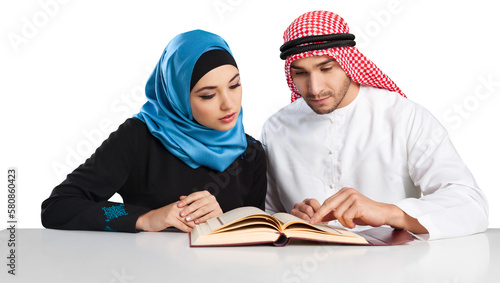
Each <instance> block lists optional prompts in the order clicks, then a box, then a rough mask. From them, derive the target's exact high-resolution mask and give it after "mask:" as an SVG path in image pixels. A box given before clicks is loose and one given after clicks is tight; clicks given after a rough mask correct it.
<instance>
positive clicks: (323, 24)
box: [283, 11, 406, 102]
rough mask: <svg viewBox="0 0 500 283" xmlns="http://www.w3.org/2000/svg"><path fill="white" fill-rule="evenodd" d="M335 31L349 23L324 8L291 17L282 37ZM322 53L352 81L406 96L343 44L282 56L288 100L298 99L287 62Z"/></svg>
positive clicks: (359, 55)
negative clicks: (329, 57) (290, 92)
mask: <svg viewBox="0 0 500 283" xmlns="http://www.w3.org/2000/svg"><path fill="white" fill-rule="evenodd" d="M339 33H349V26H348V25H347V23H346V22H345V21H344V19H343V18H342V17H340V16H339V15H337V14H335V13H332V12H328V11H312V12H308V13H305V14H303V15H302V16H300V17H298V18H297V19H295V20H294V21H293V22H292V24H291V25H290V26H289V27H288V28H287V29H286V30H285V33H284V34H283V39H284V40H285V43H286V42H288V41H290V40H294V39H297V38H302V37H307V36H315V35H328V34H339ZM324 55H328V56H331V57H333V58H334V59H335V60H336V61H337V62H338V63H339V64H340V66H341V67H342V69H343V70H344V71H345V72H346V74H347V75H348V76H349V77H350V78H351V79H352V80H353V81H355V82H357V83H359V84H363V85H370V86H374V87H378V88H385V89H387V90H390V91H395V92H398V93H399V94H401V95H402V96H404V97H406V96H405V95H404V93H403V92H402V91H401V90H400V89H399V87H398V86H397V85H396V84H395V83H394V82H393V81H392V80H391V79H390V78H389V77H388V76H387V75H386V74H384V73H383V72H382V71H381V70H380V69H379V68H378V67H377V66H376V65H375V64H374V63H373V62H372V61H370V60H369V59H368V58H366V57H365V56H364V55H363V54H361V52H359V50H358V49H357V48H356V47H354V46H346V47H334V48H327V49H321V50H312V51H306V52H302V53H298V54H294V55H290V56H288V57H287V58H286V61H285V74H286V80H287V83H288V86H289V87H290V90H291V91H292V99H291V100H292V102H293V101H295V100H296V99H298V98H300V97H301V95H300V93H299V91H298V90H297V88H296V87H295V84H294V83H293V80H292V76H291V73H290V64H291V63H292V62H293V61H295V60H297V59H300V58H305V57H311V56H324Z"/></svg>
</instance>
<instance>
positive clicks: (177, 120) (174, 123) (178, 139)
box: [134, 30, 247, 172]
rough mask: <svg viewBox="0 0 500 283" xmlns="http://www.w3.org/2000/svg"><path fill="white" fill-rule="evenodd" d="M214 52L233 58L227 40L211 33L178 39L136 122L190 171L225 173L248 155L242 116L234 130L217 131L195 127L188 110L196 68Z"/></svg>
mask: <svg viewBox="0 0 500 283" xmlns="http://www.w3.org/2000/svg"><path fill="white" fill-rule="evenodd" d="M214 49H220V50H225V51H227V52H228V53H229V54H231V55H232V53H231V50H230V49H229V46H228V45H227V43H226V42H225V41H224V39H222V38H221V37H220V36H218V35H215V34H213V33H209V32H206V31H202V30H193V31H189V32H186V33H182V34H179V35H177V36H176V37H174V38H173V39H172V40H171V41H170V43H169V44H168V45H167V47H166V48H165V50H164V51H163V54H162V56H161V58H160V60H159V62H158V64H157V65H156V67H155V69H154V71H153V73H152V74H151V76H150V78H149V80H148V82H147V83H146V98H147V102H146V103H145V104H144V105H143V106H142V108H141V110H140V112H139V113H138V114H136V115H134V117H137V118H139V119H140V120H142V121H143V122H144V123H145V124H146V125H147V126H148V129H149V131H150V132H151V134H152V135H153V136H155V137H156V138H157V139H159V140H160V141H161V143H162V144H163V145H164V146H165V148H166V149H167V150H168V151H170V152H171V153H172V154H173V155H175V156H177V157H178V158H179V159H181V160H182V161H183V162H184V163H186V164H187V165H188V166H190V167H191V168H198V167H200V166H206V167H209V168H211V169H214V170H217V171H219V172H222V171H224V170H225V169H226V168H227V167H228V166H229V165H231V163H232V162H233V161H234V160H235V159H236V158H237V157H238V156H239V155H241V154H242V153H243V152H244V151H245V149H246V146H247V141H246V136H245V130H244V128H243V122H242V120H243V110H241V111H240V115H239V117H238V119H237V122H236V125H235V126H234V128H232V129H231V130H228V131H218V130H214V129H211V128H208V127H205V126H203V125H201V124H199V123H198V122H196V121H195V120H194V119H193V115H192V113H191V104H190V90H191V85H190V84H191V76H192V73H193V68H194V66H195V64H196V62H197V61H198V58H199V57H200V56H201V55H202V54H204V53H205V52H207V51H210V50H214ZM215 54H216V53H215ZM207 72H208V71H207ZM198 79H199V78H198Z"/></svg>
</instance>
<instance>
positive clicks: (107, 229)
mask: <svg viewBox="0 0 500 283" xmlns="http://www.w3.org/2000/svg"><path fill="white" fill-rule="evenodd" d="M103 230H104V231H114V232H116V230H115V229H113V228H111V227H109V226H106V227H104V229H103Z"/></svg>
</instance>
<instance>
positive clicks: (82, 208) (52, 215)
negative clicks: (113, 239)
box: [41, 119, 150, 232]
mask: <svg viewBox="0 0 500 283" xmlns="http://www.w3.org/2000/svg"><path fill="white" fill-rule="evenodd" d="M140 141H141V138H140V136H138V131H137V130H136V128H135V127H134V123H132V121H131V120H130V119H129V120H127V121H126V122H125V123H123V124H122V125H121V126H120V127H119V128H118V130H116V131H115V132H113V133H111V135H110V136H109V138H108V139H107V140H105V141H104V142H103V144H102V145H101V146H100V147H99V148H98V149H97V150H96V152H95V153H94V154H93V155H92V156H91V157H90V158H89V159H87V160H86V161H85V163H84V164H82V165H80V166H79V167H78V168H77V169H75V170H74V171H73V172H72V173H71V174H69V175H68V176H67V178H66V180H64V181H63V182H62V183H61V184H60V185H58V186H57V187H55V188H54V189H53V191H52V193H51V195H50V197H49V198H48V199H46V200H45V201H44V202H43V203H42V215H41V217H42V224H43V226H44V227H46V228H53V229H67V230H109V231H123V232H136V229H135V225H136V222H137V219H138V218H139V216H141V215H142V214H144V213H146V212H148V211H149V210H150V209H148V208H145V207H140V206H136V205H127V204H122V203H113V202H109V201H108V199H109V198H110V197H111V196H112V195H113V194H115V193H116V192H119V190H120V188H121V187H122V186H123V184H124V183H125V182H126V181H127V178H128V177H129V176H130V172H131V170H132V168H133V166H134V162H135V157H136V156H137V154H140V152H138V150H139V149H140Z"/></svg>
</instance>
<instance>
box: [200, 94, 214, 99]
mask: <svg viewBox="0 0 500 283" xmlns="http://www.w3.org/2000/svg"><path fill="white" fill-rule="evenodd" d="M214 96H215V94H211V95H200V97H201V99H212V98H213V97H214Z"/></svg>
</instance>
